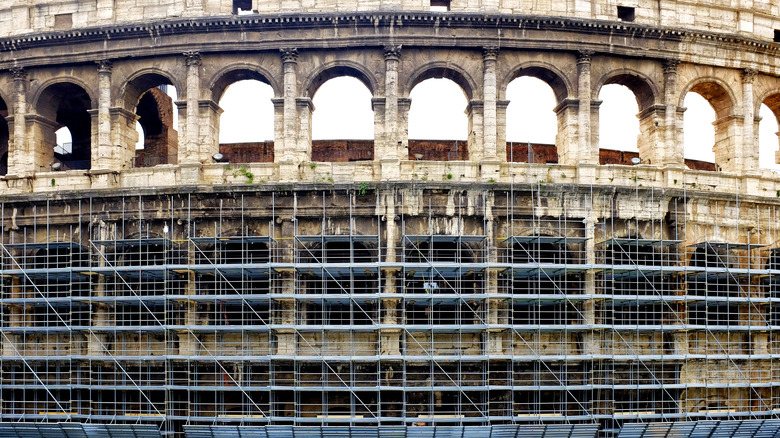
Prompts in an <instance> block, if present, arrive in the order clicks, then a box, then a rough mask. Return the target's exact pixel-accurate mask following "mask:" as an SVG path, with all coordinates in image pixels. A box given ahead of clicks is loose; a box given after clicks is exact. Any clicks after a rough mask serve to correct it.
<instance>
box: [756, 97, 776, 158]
mask: <svg viewBox="0 0 780 438" xmlns="http://www.w3.org/2000/svg"><path fill="white" fill-rule="evenodd" d="M758 116H759V118H760V122H758V132H757V134H758V165H759V167H761V168H762V169H771V170H775V171H780V164H778V161H780V160H778V158H780V151H778V135H780V132H779V131H780V128H779V127H778V120H779V119H778V117H780V94H774V95H772V96H769V97H767V98H766V99H764V101H763V102H762V103H761V106H760V108H759V111H758Z"/></svg>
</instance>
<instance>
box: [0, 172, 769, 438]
mask: <svg viewBox="0 0 780 438" xmlns="http://www.w3.org/2000/svg"><path fill="white" fill-rule="evenodd" d="M363 192H365V191H364V190H361V191H359V190H356V189H354V188H349V187H347V188H338V187H331V188H316V187H309V188H298V189H296V190H294V191H290V192H278V191H271V190H269V191H262V190H261V191H251V192H250V191H246V192H238V193H227V192H224V193H223V192H219V191H215V192H213V193H199V194H197V195H179V194H173V193H172V194H167V195H165V194H162V195H161V194H154V195H151V194H149V195H140V194H136V195H135V196H115V197H100V198H86V199H78V198H74V199H64V200H57V201H54V200H47V201H46V200H45V201H40V202H30V201H28V202H26V203H21V202H20V203H14V202H11V201H8V202H6V203H4V204H2V207H0V224H1V225H2V231H1V233H2V236H0V237H1V238H2V240H1V242H2V245H0V251H1V254H0V255H1V257H0V263H1V264H2V266H1V268H0V278H2V296H1V297H0V311H1V312H2V328H1V329H0V334H1V335H2V356H1V359H2V366H1V367H0V391H2V402H1V403H0V418H2V421H13V422H58V421H68V422H82V423H86V422H91V423H112V424H147V423H148V424H154V425H156V426H157V427H158V428H159V430H161V431H162V432H164V433H166V434H179V433H182V430H183V426H184V425H185V424H187V425H199V424H200V425H206V426H208V425H258V426H265V425H269V426H273V425H279V426H282V425H284V426H306V425H312V426H313V425H317V426H335V425H344V426H351V427H358V426H377V425H379V426H408V427H417V426H429V425H447V426H486V425H516V424H526V425H531V424H598V425H599V428H600V433H601V434H602V435H612V434H615V433H617V432H618V430H619V429H620V427H622V426H623V425H624V424H629V423H647V422H658V421H679V420H743V419H745V420H747V419H751V420H755V419H776V418H777V415H778V412H780V389H779V388H780V362H778V358H780V356H778V354H780V344H779V342H780V338H778V335H777V328H778V324H780V247H779V245H780V241H779V240H778V237H780V236H779V235H778V225H777V224H778V223H780V221H778V218H780V211H778V208H777V205H776V204H775V203H773V202H772V201H773V200H771V199H770V200H765V202H764V201H762V202H759V201H756V200H751V201H750V202H746V201H743V200H741V199H739V197H730V198H729V197H728V196H726V195H718V196H711V195H710V196H705V195H697V196H691V194H689V193H685V192H679V193H677V192H675V193H673V194H670V193H668V192H666V191H661V190H655V189H651V188H640V187H639V186H638V185H637V186H636V187H631V188H624V189H621V188H618V189H616V188H614V187H609V188H599V187H582V188H577V189H575V190H571V188H567V187H562V186H555V185H549V184H543V183H541V182H540V183H536V184H527V185H522V186H513V187H511V188H506V187H505V188H500V187H488V188H485V189H484V190H473V189H470V188H467V187H457V186H454V185H448V186H445V187H439V188H430V187H426V186H415V185H414V184H410V185H408V186H406V187H400V188H399V187H397V186H388V187H377V188H375V189H374V190H372V191H369V192H368V193H363ZM22 204H24V205H22Z"/></svg>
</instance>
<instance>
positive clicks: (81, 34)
mask: <svg viewBox="0 0 780 438" xmlns="http://www.w3.org/2000/svg"><path fill="white" fill-rule="evenodd" d="M398 25H403V26H431V25H435V26H438V27H452V28H458V27H469V28H471V27H474V26H475V25H478V26H480V27H490V28H512V29H521V30H557V31H564V32H583V31H584V32H587V33H590V34H605V35H611V36H613V37H614V36H629V37H634V38H663V39H665V40H669V41H683V40H685V39H689V40H704V41H715V42H718V43H725V44H737V45H739V46H742V47H750V48H751V49H752V50H754V51H755V50H760V51H770V52H773V53H774V52H777V51H778V45H777V44H775V43H773V42H771V41H764V40H758V39H752V38H748V37H744V36H740V35H735V34H724V33H717V32H705V31H700V30H693V29H685V28H676V27H666V26H651V25H645V24H636V23H626V22H620V21H606V20H595V19H580V18H569V17H550V16H536V15H513V14H493V15H490V14H482V13H458V12H450V13H436V12H426V11H418V12H401V11H398V12H371V11H367V12H359V13H338V12H321V13H312V12H306V13H290V14H275V15H249V16H222V17H202V18H187V19H168V20H163V21H149V22H138V23H127V24H116V25H108V26H94V27H84V28H79V29H74V30H69V31H52V32H35V33H28V34H24V35H18V36H11V37H5V38H0V52H3V51H15V50H24V49H29V48H34V47H46V46H53V45H61V44H73V43H79V42H90V41H102V40H111V39H127V38H138V37H149V36H164V35H174V34H187V33H201V32H204V33H205V32H213V31H230V30H237V31H243V32H246V31H268V30H279V29H285V28H299V29H304V28H320V27H327V28H333V27H334V26H350V27H354V26H367V27H372V28H374V27H377V26H379V27H382V26H398Z"/></svg>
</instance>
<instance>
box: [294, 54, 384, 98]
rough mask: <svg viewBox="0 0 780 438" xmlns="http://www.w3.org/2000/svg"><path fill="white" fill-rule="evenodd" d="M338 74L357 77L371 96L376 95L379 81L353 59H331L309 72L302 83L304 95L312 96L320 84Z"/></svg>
mask: <svg viewBox="0 0 780 438" xmlns="http://www.w3.org/2000/svg"><path fill="white" fill-rule="evenodd" d="M339 76H351V77H354V78H356V79H358V80H359V81H360V82H362V83H363V84H365V86H366V87H368V91H370V92H371V95H372V96H375V95H376V92H377V90H379V88H380V87H379V81H378V80H377V78H376V77H375V76H374V74H373V73H372V72H371V71H370V70H369V69H367V68H366V67H365V66H363V65H362V64H358V63H357V62H353V61H346V60H342V61H333V62H329V63H326V64H324V65H322V66H320V67H319V68H316V69H314V71H312V72H311V74H309V76H308V77H307V78H306V80H305V81H304V84H303V90H304V93H305V94H304V95H305V96H306V97H310V98H311V97H314V94H315V93H316V92H317V89H318V88H320V86H322V84H324V83H325V82H327V81H328V80H329V79H333V78H337V77H339Z"/></svg>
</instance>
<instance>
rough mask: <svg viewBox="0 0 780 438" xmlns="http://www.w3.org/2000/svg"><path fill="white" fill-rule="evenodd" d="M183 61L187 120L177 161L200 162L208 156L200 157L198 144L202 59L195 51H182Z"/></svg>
mask: <svg viewBox="0 0 780 438" xmlns="http://www.w3.org/2000/svg"><path fill="white" fill-rule="evenodd" d="M183 55H184V61H185V63H186V64H187V85H186V86H187V100H186V103H187V108H186V114H187V120H186V121H185V132H184V147H183V148H182V147H180V148H179V150H180V151H181V150H183V151H184V154H181V153H180V154H179V162H180V163H187V162H190V163H191V162H200V161H201V160H203V159H208V158H209V157H201V156H200V155H201V154H200V147H199V145H198V126H199V123H198V100H199V99H198V97H199V94H200V66H201V64H202V60H201V57H200V53H199V52H197V51H189V52H184V53H183Z"/></svg>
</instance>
